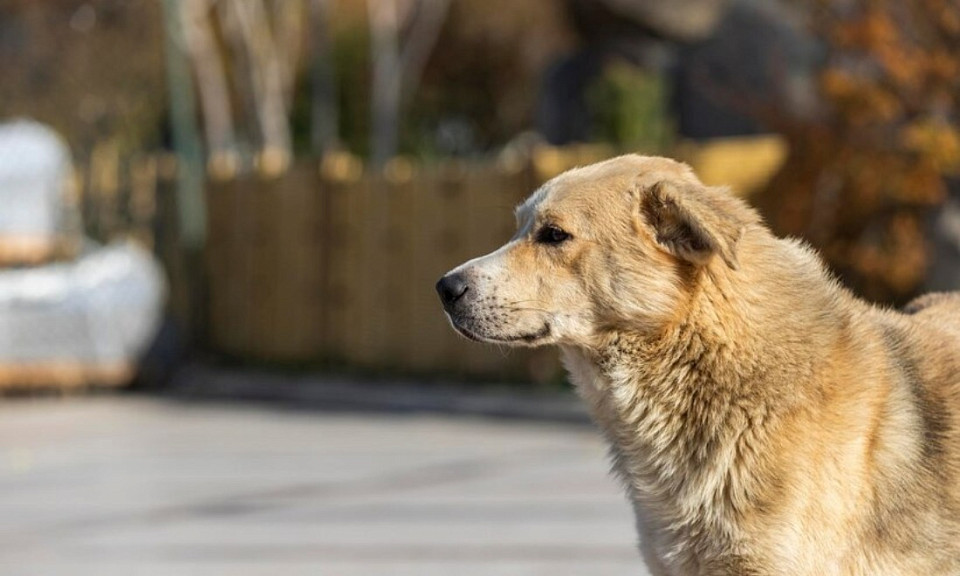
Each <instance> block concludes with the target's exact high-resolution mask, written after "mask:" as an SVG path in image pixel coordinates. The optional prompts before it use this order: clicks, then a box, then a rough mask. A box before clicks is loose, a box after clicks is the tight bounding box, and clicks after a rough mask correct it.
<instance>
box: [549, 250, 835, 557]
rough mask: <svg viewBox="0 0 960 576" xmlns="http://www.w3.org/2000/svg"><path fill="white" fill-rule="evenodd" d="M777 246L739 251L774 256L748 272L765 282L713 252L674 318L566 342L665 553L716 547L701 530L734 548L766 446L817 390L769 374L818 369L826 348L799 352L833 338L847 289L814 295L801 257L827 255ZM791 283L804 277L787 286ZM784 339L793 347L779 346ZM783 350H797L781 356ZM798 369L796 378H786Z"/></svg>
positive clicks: (752, 502) (582, 387)
mask: <svg viewBox="0 0 960 576" xmlns="http://www.w3.org/2000/svg"><path fill="white" fill-rule="evenodd" d="M760 240H761V241H762V242H764V243H767V242H768V241H773V242H778V241H776V240H773V239H772V238H768V237H763V238H761V239H760ZM779 248H781V250H780V252H781V255H782V256H784V259H783V260H782V261H766V262H758V261H753V262H751V261H750V258H749V255H746V256H744V257H742V260H743V265H744V266H762V267H764V268H765V269H764V274H760V275H758V274H751V275H750V277H752V278H758V277H761V278H768V279H769V282H768V283H766V284H765V285H764V284H761V285H756V284H754V285H745V284H744V283H743V282H741V281H739V280H738V278H739V277H742V276H738V275H737V274H736V272H733V271H730V270H728V269H726V268H725V267H723V263H722V262H715V263H713V264H714V266H713V267H712V268H705V269H703V270H702V271H701V274H700V277H699V278H698V279H697V280H696V284H695V286H694V287H693V288H692V289H691V290H690V292H689V294H688V295H689V300H688V301H687V302H686V303H685V305H684V306H682V307H681V308H682V311H681V312H680V313H679V314H678V317H677V318H676V319H675V321H673V322H671V323H669V324H668V325H666V326H664V327H663V329H662V330H661V331H659V332H658V333H657V334H655V335H651V334H649V333H645V332H643V331H640V330H631V329H629V328H625V329H623V328H621V329H617V330H614V331H611V332H610V333H608V334H605V335H604V336H603V338H602V339H601V341H600V343H599V344H598V345H597V346H595V347H591V348H590V349H585V348H577V347H563V356H564V361H565V364H566V366H567V368H568V369H569V370H570V372H571V375H572V376H573V380H574V381H575V383H576V385H577V387H578V390H579V392H580V393H581V395H582V396H583V397H584V398H585V400H586V401H587V403H588V404H589V406H590V409H591V411H592V413H593V416H594V418H595V419H596V420H597V422H598V424H599V425H600V426H601V428H602V429H603V432H604V433H605V435H606V436H607V439H608V441H609V442H610V444H611V451H612V455H613V460H614V470H615V471H616V472H617V473H618V474H619V475H620V477H621V478H622V480H623V481H624V483H625V484H626V487H627V490H628V491H630V493H631V495H632V496H633V498H632V499H633V501H634V502H637V503H638V508H639V509H638V510H637V513H638V522H642V523H643V524H646V525H648V526H649V528H650V530H646V531H644V530H643V529H642V527H641V530H642V531H644V532H646V533H647V534H648V535H651V536H652V535H653V534H656V535H657V538H658V540H659V542H655V543H654V545H656V546H658V548H659V550H658V553H659V554H660V555H661V556H662V557H665V558H667V559H668V560H672V561H673V562H676V563H677V564H679V565H686V566H687V567H689V566H690V565H691V564H693V565H697V564H699V563H700V562H701V561H703V560H704V558H703V557H704V555H709V554H710V552H709V551H704V550H702V547H701V546H700V545H699V542H700V541H701V540H702V541H707V540H709V541H711V542H715V543H716V542H726V543H727V546H726V547H725V548H726V551H727V553H729V551H731V550H732V551H734V554H735V551H736V549H737V539H738V538H739V536H740V535H739V534H737V533H736V532H735V530H734V528H733V525H734V524H733V523H732V522H730V520H731V519H740V520H742V519H743V518H744V517H745V516H747V515H749V514H751V513H752V511H753V510H755V509H756V508H757V507H760V506H762V505H763V502H762V498H763V497H764V496H763V490H762V489H761V487H760V486H758V485H757V484H758V483H759V482H760V481H762V480H761V479H763V478H764V475H763V471H764V470H765V469H768V468H769V466H770V463H769V462H767V461H766V460H765V454H766V453H767V451H766V450H765V446H766V445H767V443H768V442H770V441H771V436H772V434H774V433H775V431H776V428H777V427H778V426H779V424H780V423H781V421H782V419H783V415H785V414H787V413H789V412H790V411H792V410H796V409H797V407H798V406H800V405H802V404H803V403H804V402H805V397H804V395H805V394H809V395H811V396H812V395H814V394H815V393H816V391H812V390H807V391H805V392H803V391H802V392H801V393H800V394H799V395H797V394H796V389H793V392H792V393H791V394H784V393H782V392H783V391H781V390H777V389H775V388H774V387H773V386H772V384H771V382H772V379H770V378H768V377H767V374H770V373H773V372H776V373H778V375H779V376H778V378H777V379H776V381H780V382H785V381H793V382H797V383H803V382H807V381H813V379H812V378H811V374H812V373H813V372H814V371H815V370H816V369H817V361H818V359H817V358H815V357H813V356H812V355H811V354H809V353H808V356H807V357H806V360H805V361H799V362H798V361H796V359H798V358H804V355H803V352H802V351H803V350H822V349H825V347H822V346H810V342H811V340H814V341H818V340H819V341H823V340H827V339H832V338H836V337H837V335H838V331H839V328H837V326H840V325H842V322H823V321H822V317H823V315H824V314H825V313H826V314H829V313H830V310H831V309H833V308H836V307H835V306H833V305H832V304H833V302H831V299H835V298H841V297H844V296H843V295H842V294H841V292H840V290H839V289H837V290H834V291H833V292H830V293H828V294H826V295H824V296H823V297H822V298H821V299H819V300H817V301H811V300H810V297H809V294H815V293H816V291H815V290H808V289H806V287H804V286H797V285H796V284H797V282H798V281H799V280H796V279H798V278H802V277H803V275H801V274H796V267H798V266H803V267H809V266H817V267H818V268H819V267H820V266H819V263H818V262H816V261H815V260H813V259H812V258H813V257H812V256H811V255H810V254H809V253H808V252H806V251H805V250H803V249H801V248H799V247H798V246H795V245H788V244H786V243H784V244H783V245H781V246H779ZM717 260H719V259H717ZM820 274H821V275H822V274H823V272H822V270H821V271H820ZM792 277H795V278H792ZM706 283H709V284H710V285H709V286H707V285H706ZM784 286H794V287H795V289H794V290H792V291H788V293H784V292H783V289H782V287H784ZM707 288H709V289H707ZM771 291H777V292H778V293H777V295H776V297H775V299H774V300H775V301H776V302H778V303H780V307H779V308H778V309H777V310H771V309H770V308H769V303H770V302H771V297H770V295H769V293H770V292H771ZM789 292H792V294H791V293H789ZM754 303H762V304H765V305H766V309H764V307H763V306H762V305H759V304H758V305H755V304H754ZM758 342H760V343H762V344H763V345H761V346H758V345H757V343H758ZM785 348H790V354H786V353H778V350H784V349H785ZM757 350H764V353H763V354H762V355H758V354H757ZM780 358H792V359H794V362H793V363H792V364H791V365H782V364H780V363H778V361H779V359H780ZM789 372H792V374H790V375H791V376H793V378H784V375H786V374H787V373H789ZM747 471H749V472H747ZM708 536H709V538H707V537H708ZM715 560H716V559H715Z"/></svg>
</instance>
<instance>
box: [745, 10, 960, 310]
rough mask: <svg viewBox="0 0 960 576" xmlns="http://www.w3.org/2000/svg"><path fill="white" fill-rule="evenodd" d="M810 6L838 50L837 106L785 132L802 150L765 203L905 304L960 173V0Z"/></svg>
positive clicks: (867, 286) (774, 217) (826, 82)
mask: <svg viewBox="0 0 960 576" xmlns="http://www.w3.org/2000/svg"><path fill="white" fill-rule="evenodd" d="M800 1H801V2H803V3H804V4H805V5H806V6H807V7H809V8H811V10H810V13H811V14H815V16H814V17H813V19H812V22H811V25H812V29H813V32H814V34H815V35H816V36H817V37H818V38H820V39H821V41H822V42H823V43H824V46H825V48H826V51H827V53H826V62H825V65H824V67H823V69H822V70H821V72H820V75H819V88H820V93H821V98H822V100H823V102H824V104H825V109H826V110H825V113H824V114H823V115H821V116H820V117H818V118H817V119H816V120H814V121H811V122H807V123H803V124H799V125H792V126H787V127H786V128H785V130H784V131H785V133H786V135H787V136H788V138H789V139H790V140H791V144H792V146H791V156H790V158H789V159H788V161H787V163H786V165H785V166H784V169H783V170H782V171H781V173H780V174H779V175H778V176H777V177H776V178H774V180H773V182H772V183H771V186H770V187H769V189H768V190H767V191H766V192H765V193H764V194H763V195H762V196H761V198H760V199H759V204H760V205H761V208H762V209H764V211H765V212H766V213H767V216H768V218H769V220H770V222H771V224H772V225H773V227H774V228H776V229H777V230H778V231H779V232H781V233H789V234H796V235H803V236H805V237H807V238H808V239H809V240H810V241H811V242H813V243H814V244H815V245H816V246H817V247H818V248H820V249H821V250H822V251H823V253H824V255H825V257H826V258H827V259H828V261H829V263H830V264H831V265H832V266H833V267H834V269H835V270H837V271H838V272H839V273H840V275H841V276H842V277H843V278H844V280H845V281H846V282H847V283H848V284H850V285H851V286H852V287H853V288H854V289H855V290H857V291H859V292H861V293H862V294H864V295H866V296H867V297H870V298H873V299H876V300H883V301H890V302H902V301H904V300H905V299H907V298H909V297H911V296H912V295H913V294H914V293H915V292H916V291H917V290H918V289H919V288H920V287H921V284H922V282H923V280H924V277H925V272H926V267H927V264H928V254H929V248H928V238H927V233H928V231H927V230H926V229H925V228H926V227H925V222H926V217H927V215H928V213H929V210H930V209H931V208H932V207H935V206H937V205H939V203H940V202H942V200H943V199H944V197H945V185H944V176H947V175H950V176H954V175H957V174H958V173H960V129H958V118H960V4H957V3H956V2H955V1H953V0H843V1H840V0H800Z"/></svg>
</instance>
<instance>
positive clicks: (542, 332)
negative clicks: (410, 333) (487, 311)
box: [450, 318, 551, 344]
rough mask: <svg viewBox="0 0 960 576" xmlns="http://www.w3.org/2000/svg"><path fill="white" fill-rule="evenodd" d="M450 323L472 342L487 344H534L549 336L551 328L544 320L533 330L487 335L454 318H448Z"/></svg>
mask: <svg viewBox="0 0 960 576" xmlns="http://www.w3.org/2000/svg"><path fill="white" fill-rule="evenodd" d="M450 324H451V325H453V328H454V330H456V331H457V332H459V333H460V334H462V335H463V336H465V337H467V338H469V339H470V340H473V341H474V342H485V343H488V344H534V343H536V342H538V341H540V340H543V339H544V338H546V337H548V336H550V332H551V328H550V323H549V322H544V324H543V326H541V327H540V329H538V330H535V331H533V332H524V333H521V334H511V335H508V336H489V335H483V334H479V333H477V332H475V331H473V330H471V329H469V328H467V327H465V326H463V325H462V324H461V323H460V322H457V321H456V320H455V319H453V318H450Z"/></svg>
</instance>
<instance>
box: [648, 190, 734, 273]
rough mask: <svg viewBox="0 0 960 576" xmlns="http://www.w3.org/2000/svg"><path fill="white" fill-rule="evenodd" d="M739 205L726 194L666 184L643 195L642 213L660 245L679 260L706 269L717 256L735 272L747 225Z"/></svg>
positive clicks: (718, 191)
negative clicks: (740, 241)
mask: <svg viewBox="0 0 960 576" xmlns="http://www.w3.org/2000/svg"><path fill="white" fill-rule="evenodd" d="M738 203H739V200H738V199H736V198H733V197H730V196H728V195H727V193H726V192H725V191H720V190H715V189H709V188H707V187H706V186H703V185H700V184H692V183H687V182H683V183H676V182H672V181H669V180H664V181H661V182H659V183H657V184H655V185H654V186H653V187H652V188H651V189H649V190H647V191H646V193H644V194H642V197H641V210H642V212H643V216H644V217H645V218H646V220H647V223H648V224H649V225H650V226H651V227H652V228H653V230H654V232H655V234H656V239H657V242H658V243H660V245H661V246H663V247H664V248H666V249H667V250H668V251H669V252H670V253H671V254H673V255H674V256H676V257H677V258H680V259H682V260H685V261H687V262H690V263H692V264H695V265H698V266H703V265H705V264H706V263H707V262H709V261H710V258H712V257H713V256H714V255H718V256H720V257H721V258H723V261H724V262H726V264H727V266H729V267H730V268H731V269H733V270H736V269H737V268H739V263H738V262H737V242H738V241H739V240H740V236H741V234H742V233H743V228H744V225H745V224H746V222H745V221H744V219H743V218H741V217H740V214H738V212H741V211H742V210H743V208H742V207H741V206H739V205H738Z"/></svg>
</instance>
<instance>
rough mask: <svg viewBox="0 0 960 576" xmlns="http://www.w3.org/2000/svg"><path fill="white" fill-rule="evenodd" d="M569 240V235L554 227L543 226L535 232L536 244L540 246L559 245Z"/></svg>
mask: <svg viewBox="0 0 960 576" xmlns="http://www.w3.org/2000/svg"><path fill="white" fill-rule="evenodd" d="M569 239H570V235H569V234H567V233H566V232H564V231H563V230H561V229H560V228H557V227H556V226H544V227H543V228H541V229H540V231H539V232H537V242H539V243H541V244H560V243H561V242H564V241H566V240H569Z"/></svg>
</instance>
